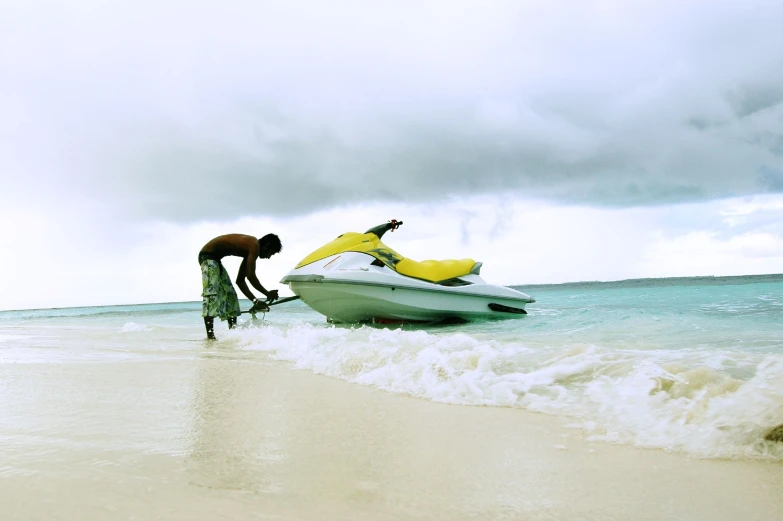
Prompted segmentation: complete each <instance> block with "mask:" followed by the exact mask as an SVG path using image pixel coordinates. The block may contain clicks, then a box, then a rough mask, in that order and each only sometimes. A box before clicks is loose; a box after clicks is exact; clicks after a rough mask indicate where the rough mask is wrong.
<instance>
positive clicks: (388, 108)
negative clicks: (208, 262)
mask: <svg viewBox="0 0 783 521" xmlns="http://www.w3.org/2000/svg"><path fill="white" fill-rule="evenodd" d="M573 4H575V3H573V2H548V3H540V4H539V3H528V4H527V5H520V3H518V2H507V3H500V2H498V3H486V2H475V3H468V2H439V3H431V4H426V5H422V3H420V2H419V3H416V2H410V3H405V2H395V3H393V4H387V5H383V6H380V5H375V4H374V3H359V2H356V3H352V2H343V3H340V2H328V3H320V2H319V3H316V2H313V3H310V4H304V3H298V4H296V3H288V4H285V5H283V4H282V3H280V4H272V3H261V2H249V1H248V2H222V3H221V4H220V5H219V7H211V8H207V7H205V6H202V5H200V4H196V5H194V4H193V3H185V2H179V3H171V2H169V3H166V2H154V3H149V5H144V3H140V2H134V3H116V4H110V3H96V4H95V5H92V6H90V5H89V4H84V5H81V4H80V7H78V8H77V7H67V6H62V5H58V4H56V3H51V4H49V3H46V2H43V3H41V2H39V3H35V2H27V1H25V2H19V3H18V4H17V5H11V4H4V5H3V6H2V7H0V49H2V50H0V80H1V81H0V94H1V95H2V99H0V112H2V113H3V114H4V116H3V118H2V120H1V121H0V136H2V140H0V168H2V170H3V177H4V178H5V182H6V186H7V187H8V190H7V194H17V195H18V194H21V193H25V191H26V190H30V186H31V183H30V181H29V180H30V179H34V180H35V182H34V183H33V184H32V186H34V188H35V192H36V194H38V195H39V196H41V197H45V196H47V195H48V196H49V197H62V196H64V195H67V194H71V193H77V192H78V193H80V194H82V195H83V196H84V195H86V196H89V197H92V198H95V199H96V200H100V201H101V204H102V205H103V207H106V206H111V207H113V208H115V209H116V210H117V211H120V212H122V213H127V214H130V215H133V216H135V217H141V218H162V219H170V220H201V219H214V218H229V217H236V216H239V215H244V214H258V213H268V214H277V215H284V214H296V213H303V212H309V211H312V210H316V209H321V208H325V207H331V206H336V205H342V204H351V203H354V202H357V201H365V202H366V201H372V200H379V201H380V200H385V201H388V200H401V201H406V202H425V201H433V200H438V199H440V198H445V197H448V196H451V195H465V194H480V193H498V192H503V193H512V194H514V193H516V194H520V195H523V196H527V197H534V198H541V199H549V200H554V201H562V202H568V203H581V204H591V205H600V206H626V207H628V206H638V205H650V204H665V203H672V202H683V201H701V200H708V199H713V198H722V197H728V196H737V195H750V194H762V193H776V192H782V191H783V130H781V129H783V32H781V31H779V30H778V29H779V27H778V25H779V21H780V20H782V19H783V7H781V4H780V3H779V2H777V3H772V2H750V3H742V4H740V3H737V4H736V5H734V6H731V5H721V6H718V5H717V4H715V3H714V2H684V3H683V2H671V3H667V2H655V3H649V4H645V3H634V4H633V6H628V5H626V4H627V3H626V2H611V1H609V2H594V3H583V4H580V5H579V6H574V5H573ZM776 4H777V5H776ZM20 179H27V180H28V181H25V182H24V183H21V182H20Z"/></svg>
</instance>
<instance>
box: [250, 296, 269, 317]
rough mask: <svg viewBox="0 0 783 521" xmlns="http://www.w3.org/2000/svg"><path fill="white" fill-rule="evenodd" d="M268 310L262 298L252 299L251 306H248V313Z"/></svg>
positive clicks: (253, 313)
mask: <svg viewBox="0 0 783 521" xmlns="http://www.w3.org/2000/svg"><path fill="white" fill-rule="evenodd" d="M267 311H269V306H267V305H266V302H264V301H263V300H258V299H255V300H254V301H253V307H251V308H250V313H251V314H252V315H255V314H256V313H266V312H267Z"/></svg>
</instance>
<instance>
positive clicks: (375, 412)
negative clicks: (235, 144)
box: [0, 343, 783, 521]
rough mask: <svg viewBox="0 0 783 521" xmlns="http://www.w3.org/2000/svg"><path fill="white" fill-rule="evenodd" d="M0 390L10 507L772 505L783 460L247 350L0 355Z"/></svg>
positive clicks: (345, 514) (90, 513) (143, 511)
mask: <svg viewBox="0 0 783 521" xmlns="http://www.w3.org/2000/svg"><path fill="white" fill-rule="evenodd" d="M197 345H198V348H199V349H201V348H202V346H201V344H200V343H195V344H194V347H196V346H197ZM0 397H2V398H0V400H2V401H1V402H0V403H1V404H2V410H3V414H2V421H1V422H0V439H2V444H0V458H1V459H0V498H2V499H0V505H1V506H2V511H3V515H2V518H3V520H5V521H23V520H24V521H30V520H74V521H76V520H79V521H92V520H96V521H97V520H100V521H112V520H132V519H134V520H156V519H160V520H180V519H181V520H189V521H192V520H205V521H206V520H209V521H213V520H219V519H259V520H260V519H263V520H266V519H286V520H288V519H291V520H293V519H302V520H324V519H335V520H336V519H340V520H375V519H378V520H385V519H389V520H392V519H394V520H398V519H455V520H458V519H569V520H570V519H573V520H576V519H596V520H599V519H600V520H607V519H634V520H647V519H649V520H660V519H688V520H710V521H717V520H736V519H745V520H756V519H758V520H771V519H779V518H781V517H782V516H783V494H782V493H781V483H783V465H781V464H780V463H777V462H764V461H731V460H715V459H697V458H693V457H688V456H686V455H683V454H678V453H667V452H664V451H660V450H644V449H639V448H634V447H630V446H622V445H612V444H608V443H603V442H588V441H586V440H585V438H584V436H583V435H582V433H581V432H579V431H578V430H575V429H573V428H569V427H568V424H569V421H568V419H567V418H556V417H552V416H547V415H541V414H535V413H531V412H528V411H523V410H518V409H509V408H497V407H475V406H454V405H446V404H439V403H433V402H430V401H426V400H421V399H415V398H410V397H406V396H401V395H394V394H390V393H387V392H384V391H380V390H377V389H373V388H370V387H364V386H359V385H355V384H352V383H348V382H345V381H341V380H337V379H333V378H329V377H325V376H318V375H314V374H312V373H310V372H306V371H301V370H296V369H294V368H292V367H291V366H290V365H289V364H287V363H285V362H280V361H274V360H269V359H267V357H266V355H264V354H263V353H257V352H242V351H234V350H231V349H225V348H214V349H208V350H204V352H203V354H202V355H200V356H198V357H196V358H189V357H178V356H170V357H161V359H159V360H144V361H140V360H127V361H116V362H105V361H104V362H90V361H85V362H80V363H29V364H23V363H18V364H3V365H0Z"/></svg>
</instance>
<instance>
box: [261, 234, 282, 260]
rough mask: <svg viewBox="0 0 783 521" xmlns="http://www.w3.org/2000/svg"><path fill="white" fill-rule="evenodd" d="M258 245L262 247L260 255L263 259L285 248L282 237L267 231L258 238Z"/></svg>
mask: <svg viewBox="0 0 783 521" xmlns="http://www.w3.org/2000/svg"><path fill="white" fill-rule="evenodd" d="M258 245H259V247H260V249H259V251H258V256H259V257H260V258H262V259H268V258H270V257H271V256H272V255H274V254H275V253H280V251H281V250H282V249H283V244H282V243H281V242H280V237H278V236H277V235H275V234H274V233H267V234H266V235H264V236H263V237H261V238H260V239H258Z"/></svg>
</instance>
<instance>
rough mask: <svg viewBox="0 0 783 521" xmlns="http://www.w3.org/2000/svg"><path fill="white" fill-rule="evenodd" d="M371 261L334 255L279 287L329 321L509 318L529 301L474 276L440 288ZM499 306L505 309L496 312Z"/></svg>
mask: <svg viewBox="0 0 783 521" xmlns="http://www.w3.org/2000/svg"><path fill="white" fill-rule="evenodd" d="M373 260H374V258H373V257H371V256H369V255H366V254H363V253H355V252H348V253H342V254H339V255H333V256H331V257H327V258H325V259H322V260H320V261H317V262H314V263H312V264H308V265H306V266H303V267H301V268H299V269H295V270H292V271H291V272H289V273H288V274H287V275H286V276H285V277H284V278H283V280H282V281H281V282H282V283H284V284H288V285H289V287H290V289H291V290H292V291H293V292H294V293H295V294H297V295H298V296H299V297H301V299H302V300H303V301H304V302H305V303H306V304H307V305H308V306H310V307H311V308H313V309H314V310H315V311H317V312H319V313H321V314H322V315H325V316H326V317H327V318H328V319H329V320H331V321H334V322H371V321H395V322H396V321H401V322H431V321H438V320H444V319H453V318H457V319H462V320H473V319H479V318H514V317H519V316H521V315H522V314H523V313H524V308H525V305H526V304H527V303H529V302H534V300H533V299H532V298H530V297H529V296H528V295H526V294H524V293H522V292H519V291H516V290H514V289H511V288H507V287H504V286H494V285H491V284H487V283H486V282H484V280H483V279H481V277H479V276H478V275H472V274H471V275H466V276H464V277H460V279H462V280H464V282H465V285H462V286H456V287H450V286H442V285H439V284H434V283H431V282H427V281H422V280H418V279H413V278H410V277H404V276H402V275H400V274H398V273H397V272H395V271H394V270H391V269H389V268H388V267H385V266H382V267H381V266H373V265H371V262H372V261H373ZM490 304H492V305H493V307H495V310H493V309H491V308H490ZM498 306H505V307H506V308H509V309H508V310H506V311H497V309H498Z"/></svg>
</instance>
